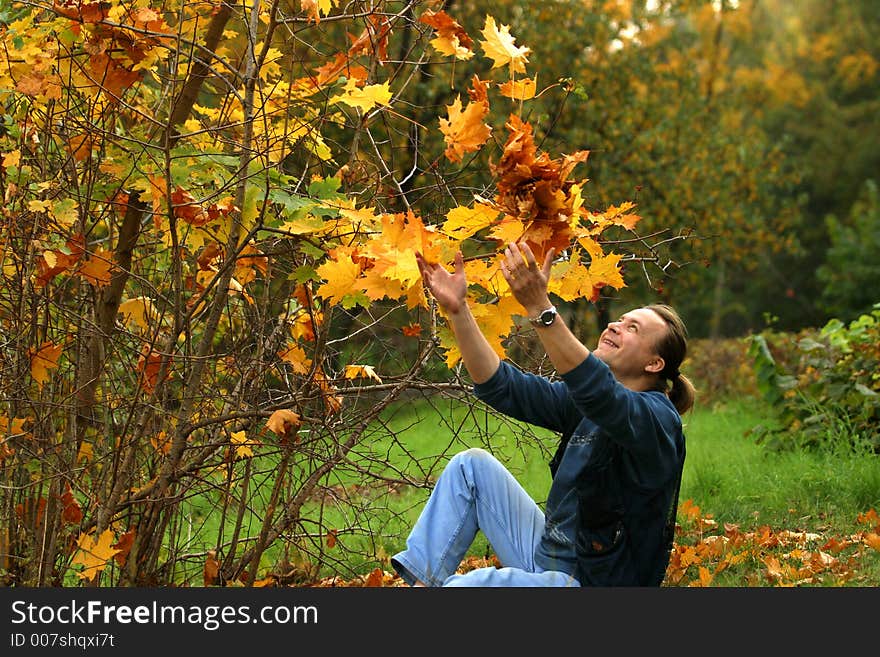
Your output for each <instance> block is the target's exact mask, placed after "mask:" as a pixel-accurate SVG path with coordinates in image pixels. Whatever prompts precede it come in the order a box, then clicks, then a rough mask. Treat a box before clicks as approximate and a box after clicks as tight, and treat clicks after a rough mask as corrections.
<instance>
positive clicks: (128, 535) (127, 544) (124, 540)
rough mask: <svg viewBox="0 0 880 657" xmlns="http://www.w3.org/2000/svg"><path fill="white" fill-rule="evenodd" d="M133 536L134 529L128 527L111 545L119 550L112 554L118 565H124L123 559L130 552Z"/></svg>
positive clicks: (125, 558) (126, 557) (124, 559)
mask: <svg viewBox="0 0 880 657" xmlns="http://www.w3.org/2000/svg"><path fill="white" fill-rule="evenodd" d="M134 537H135V530H133V529H129V530H128V531H127V532H125V533H124V534H122V535H121V536H120V537H119V540H118V541H116V542H115V543H114V544H113V547H114V548H115V549H117V550H119V552H117V553H116V554H115V555H114V556H113V559H114V560H115V561H116V563H118V564H119V565H120V566H124V565H125V561H126V560H127V559H128V553H129V552H131V548H132V546H133V545H134Z"/></svg>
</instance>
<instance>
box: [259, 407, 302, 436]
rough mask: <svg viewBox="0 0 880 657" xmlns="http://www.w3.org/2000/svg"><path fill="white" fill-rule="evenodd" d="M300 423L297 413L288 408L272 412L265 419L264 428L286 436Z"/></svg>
mask: <svg viewBox="0 0 880 657" xmlns="http://www.w3.org/2000/svg"><path fill="white" fill-rule="evenodd" d="M300 424H302V422H301V420H300V418H299V415H298V414H297V413H294V412H293V411H291V410H290V409H288V408H281V409H278V410H277V411H275V412H273V413H272V415H270V416H269V419H268V420H267V421H266V428H267V429H268V430H269V431H271V432H272V433H274V434H275V435H277V436H282V437H286V436H287V435H288V434H289V433H290V432H291V431H292V430H294V429H296V428H297V427H299V426H300Z"/></svg>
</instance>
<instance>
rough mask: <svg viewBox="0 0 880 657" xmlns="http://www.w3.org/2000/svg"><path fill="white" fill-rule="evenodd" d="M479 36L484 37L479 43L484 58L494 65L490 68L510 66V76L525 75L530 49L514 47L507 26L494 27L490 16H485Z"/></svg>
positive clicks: (493, 20) (514, 40)
mask: <svg viewBox="0 0 880 657" xmlns="http://www.w3.org/2000/svg"><path fill="white" fill-rule="evenodd" d="M481 34H482V35H483V36H484V37H485V40H484V41H480V45H482V46H483V51H484V52H485V53H486V56H487V57H489V58H490V59H492V60H493V61H494V62H495V63H494V64H492V68H499V67H501V66H504V65H505V64H507V65H509V66H510V71H511V74H513V73H525V72H526V66H525V65H526V64H527V63H528V61H529V59H528V54H529V53H530V52H531V49H529V48H527V47H526V46H516V45H514V44H515V42H516V38H514V37H513V36H512V35H511V34H510V27H509V26H508V25H501V26H500V27H499V26H498V25H496V23H495V19H494V18H493V17H492V16H486V23H485V26H484V27H483V30H482V32H481Z"/></svg>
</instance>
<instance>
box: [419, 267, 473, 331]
mask: <svg viewBox="0 0 880 657" xmlns="http://www.w3.org/2000/svg"><path fill="white" fill-rule="evenodd" d="M416 263H418V265H419V272H421V274H422V282H423V283H424V284H425V287H427V288H428V291H430V293H431V294H432V295H433V297H434V298H435V299H436V300H437V303H438V304H440V307H441V308H443V310H445V311H446V312H448V313H450V314H452V315H454V314H456V313H457V312H459V311H460V310H461V309H462V308H463V307H464V305H465V299H466V298H467V279H465V276H464V258H463V257H462V255H461V252H459V253H456V254H455V271H454V272H453V273H451V274H450V273H449V272H448V271H446V269H445V268H444V267H443V265H440V264H438V263H431V262H428V261H427V260H425V258H424V256H422V254H421V253H418V252H417V253H416Z"/></svg>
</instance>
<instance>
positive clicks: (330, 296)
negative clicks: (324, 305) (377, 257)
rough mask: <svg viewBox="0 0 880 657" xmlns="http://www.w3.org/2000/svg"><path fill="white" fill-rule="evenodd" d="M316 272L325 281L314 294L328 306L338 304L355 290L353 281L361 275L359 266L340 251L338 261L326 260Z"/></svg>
mask: <svg viewBox="0 0 880 657" xmlns="http://www.w3.org/2000/svg"><path fill="white" fill-rule="evenodd" d="M349 253H350V251H349ZM316 271H317V272H318V275H319V276H320V277H321V278H323V279H324V280H325V281H327V282H326V283H324V284H323V285H321V287H319V288H318V290H317V291H316V294H317V295H318V296H319V297H322V298H324V299H326V300H327V302H328V303H330V304H339V303H342V300H343V298H344V297H345V296H346V295H348V294H351V292H352V290H353V289H355V281H357V279H358V277H359V276H360V274H361V266H360V265H359V264H358V263H357V262H355V261H354V260H352V259H351V257H350V256H349V255H347V254H346V252H345V251H342V252H340V254H339V259H338V260H327V261H326V262H324V263H323V264H321V266H319V267H318V268H317V270H316Z"/></svg>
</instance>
